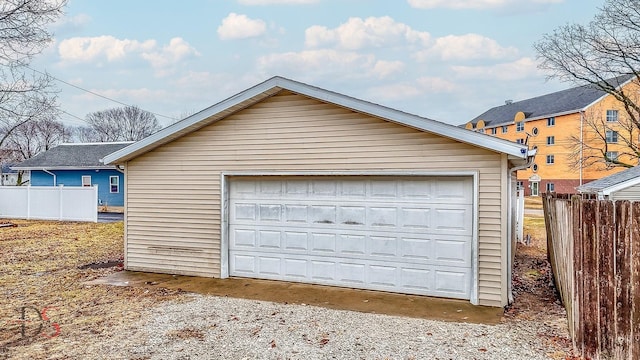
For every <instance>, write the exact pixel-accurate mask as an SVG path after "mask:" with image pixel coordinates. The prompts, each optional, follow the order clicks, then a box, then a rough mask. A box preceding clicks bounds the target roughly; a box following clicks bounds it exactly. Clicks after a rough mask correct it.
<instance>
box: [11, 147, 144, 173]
mask: <svg viewBox="0 0 640 360" xmlns="http://www.w3.org/2000/svg"><path fill="white" fill-rule="evenodd" d="M132 143H133V142H132V141H128V142H111V143H77V144H72V143H71V144H60V145H58V146H56V147H54V148H51V149H49V150H47V151H44V152H41V153H39V154H38V155H36V156H34V157H32V158H30V159H27V160H25V161H23V162H21V163H20V164H17V165H15V166H12V167H11V168H12V169H14V170H39V169H48V170H49V169H58V170H62V169H86V168H90V169H100V168H113V165H111V166H108V165H105V164H103V163H102V162H101V160H102V158H103V157H105V156H106V155H108V154H110V153H112V152H114V151H118V150H120V149H122V148H124V147H126V146H128V145H130V144H132Z"/></svg>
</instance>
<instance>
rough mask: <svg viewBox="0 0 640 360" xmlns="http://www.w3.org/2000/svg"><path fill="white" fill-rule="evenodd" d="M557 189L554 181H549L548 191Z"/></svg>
mask: <svg viewBox="0 0 640 360" xmlns="http://www.w3.org/2000/svg"><path fill="white" fill-rule="evenodd" d="M554 191H556V186H555V185H554V184H553V183H547V192H554Z"/></svg>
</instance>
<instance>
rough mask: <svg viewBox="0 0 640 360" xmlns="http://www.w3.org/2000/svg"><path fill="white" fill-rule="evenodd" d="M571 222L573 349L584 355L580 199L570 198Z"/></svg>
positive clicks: (578, 197)
mask: <svg viewBox="0 0 640 360" xmlns="http://www.w3.org/2000/svg"><path fill="white" fill-rule="evenodd" d="M571 214H572V221H573V274H574V275H573V279H574V281H573V333H572V338H573V348H574V350H576V351H578V353H579V354H584V307H585V306H584V270H583V268H584V263H583V262H584V256H583V252H584V246H583V244H584V240H583V237H582V198H581V197H580V196H574V197H572V198H571Z"/></svg>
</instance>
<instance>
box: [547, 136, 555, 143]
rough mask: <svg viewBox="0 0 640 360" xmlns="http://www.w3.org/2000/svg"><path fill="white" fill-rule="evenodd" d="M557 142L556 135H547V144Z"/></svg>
mask: <svg viewBox="0 0 640 360" xmlns="http://www.w3.org/2000/svg"><path fill="white" fill-rule="evenodd" d="M555 143H556V137H555V136H547V145H554V144H555Z"/></svg>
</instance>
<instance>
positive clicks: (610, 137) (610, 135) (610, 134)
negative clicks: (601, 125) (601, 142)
mask: <svg viewBox="0 0 640 360" xmlns="http://www.w3.org/2000/svg"><path fill="white" fill-rule="evenodd" d="M605 137H606V140H607V143H609V144H615V143H617V142H618V132H617V131H613V130H607V132H606V135H605Z"/></svg>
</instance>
